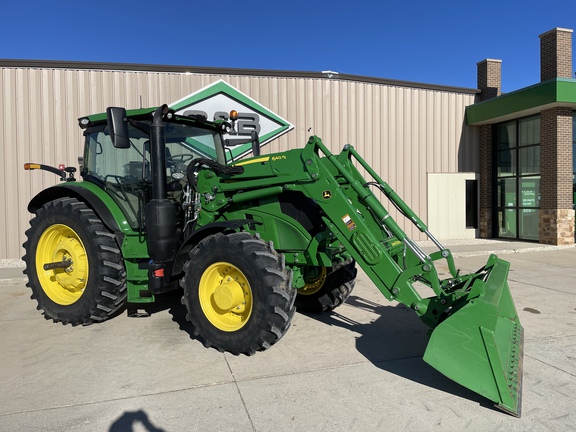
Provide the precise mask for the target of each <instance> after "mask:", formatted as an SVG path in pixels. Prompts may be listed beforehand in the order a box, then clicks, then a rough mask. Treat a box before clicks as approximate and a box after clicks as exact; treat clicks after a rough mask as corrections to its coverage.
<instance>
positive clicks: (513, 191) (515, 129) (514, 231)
mask: <svg viewBox="0 0 576 432" xmlns="http://www.w3.org/2000/svg"><path fill="white" fill-rule="evenodd" d="M494 140H495V142H494V149H495V152H494V153H495V154H494V158H495V160H494V165H495V167H496V169H495V177H496V178H495V182H494V184H495V188H496V191H495V192H496V193H495V194H494V198H495V200H496V203H495V205H494V209H495V211H496V218H495V223H496V224H497V227H495V228H496V230H495V232H496V233H497V236H498V237H503V238H511V239H521V240H538V218H539V216H538V215H539V208H540V117H538V116H537V117H528V118H523V119H518V120H513V121H510V122H506V123H502V124H499V125H496V133H495V135H494ZM574 172H575V173H576V168H575V170H574ZM575 178H576V177H575ZM575 184H576V183H575Z"/></svg>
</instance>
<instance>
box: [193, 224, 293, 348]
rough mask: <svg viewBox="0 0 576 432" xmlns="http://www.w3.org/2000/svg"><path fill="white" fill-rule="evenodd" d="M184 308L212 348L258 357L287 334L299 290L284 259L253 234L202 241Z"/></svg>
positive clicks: (198, 335)
mask: <svg viewBox="0 0 576 432" xmlns="http://www.w3.org/2000/svg"><path fill="white" fill-rule="evenodd" d="M184 274H185V276H184V278H183V279H182V281H181V285H182V288H183V289H184V297H183V298H182V303H183V304H185V305H186V308H187V310H188V314H187V316H186V318H187V319H188V320H189V321H190V322H191V323H192V326H193V328H194V335H195V336H197V337H199V338H200V339H202V341H203V343H204V345H205V346H206V347H213V348H216V349H217V350H218V351H221V352H224V351H227V352H230V353H232V354H235V355H238V354H246V355H252V354H254V353H255V352H256V351H262V350H265V349H268V348H269V347H271V346H272V345H274V344H275V343H276V342H278V340H280V338H282V336H283V335H284V334H285V333H286V331H287V330H288V328H289V327H290V323H291V321H292V317H293V316H294V312H295V307H294V300H295V297H296V292H295V290H294V289H293V288H292V287H291V286H290V285H291V280H290V279H291V278H290V276H291V273H290V271H289V270H287V269H286V268H285V266H284V257H283V256H282V255H281V254H278V253H277V252H276V251H275V250H274V248H273V247H272V246H271V244H270V243H266V242H264V241H262V240H260V239H258V238H256V237H254V236H252V235H251V234H249V233H246V232H239V233H233V234H228V235H226V234H222V233H217V234H214V235H212V236H210V237H207V238H206V239H204V240H202V241H201V242H200V243H199V244H198V245H197V246H196V247H195V248H194V249H192V251H191V252H190V255H189V260H188V261H187V262H186V264H185V265H184Z"/></svg>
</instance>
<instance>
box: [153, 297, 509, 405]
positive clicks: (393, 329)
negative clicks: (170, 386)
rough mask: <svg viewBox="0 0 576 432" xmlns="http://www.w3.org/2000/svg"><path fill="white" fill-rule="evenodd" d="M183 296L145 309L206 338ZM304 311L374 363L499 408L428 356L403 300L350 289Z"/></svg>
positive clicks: (421, 329)
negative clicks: (363, 317)
mask: <svg viewBox="0 0 576 432" xmlns="http://www.w3.org/2000/svg"><path fill="white" fill-rule="evenodd" d="M181 298H182V291H181V290H180V289H178V290H176V291H171V292H168V293H164V294H160V295H158V296H157V300H156V302H155V303H152V304H150V305H149V306H147V307H146V312H148V313H150V314H153V313H159V312H163V311H168V313H169V314H170V315H171V317H172V321H173V322H175V323H176V324H177V325H178V327H179V329H180V330H181V331H184V332H186V333H187V334H188V335H189V337H190V339H192V340H195V341H199V342H202V340H201V339H199V338H198V337H197V336H195V335H194V332H193V328H192V325H191V323H190V322H189V321H188V320H187V319H186V314H187V310H186V307H185V306H184V305H183V304H182V303H181V301H180V300H181ZM346 308H355V309H359V310H361V311H365V312H369V313H371V314H373V315H375V316H376V318H375V319H374V320H372V321H371V322H369V323H366V322H358V321H355V320H354V319H352V318H350V317H349V316H347V315H352V316H354V315H357V313H349V314H346V313H345V312H346ZM338 311H342V313H339V312H338ZM299 313H300V314H302V315H304V316H307V317H309V318H310V319H313V320H315V321H317V322H321V323H323V324H325V325H329V326H335V327H340V328H344V329H346V330H349V331H351V332H353V333H356V334H358V336H357V337H356V349H357V350H358V352H359V353H360V354H362V355H363V356H364V357H365V358H366V359H367V360H368V361H369V362H370V363H372V364H373V365H374V366H376V367H378V368H380V369H382V370H385V371H387V372H390V373H392V374H394V375H398V376H400V377H402V378H405V379H408V380H410V381H413V382H416V383H419V384H421V385H424V386H427V387H430V388H434V389H436V390H440V391H442V392H445V393H449V394H452V395H454V396H457V397H461V398H463V399H467V400H470V401H474V402H476V403H478V404H479V405H480V406H482V407H485V408H489V409H491V410H494V411H497V412H500V411H499V410H497V409H496V408H495V407H494V404H493V403H492V402H491V401H489V400H488V399H486V398H484V397H483V396H480V395H478V394H477V393H475V392H473V391H471V390H468V389H467V388H466V387H463V386H461V385H460V384H458V383H456V382H454V381H452V380H450V379H449V378H447V377H445V376H444V375H442V374H441V373H440V372H438V371H437V370H436V369H434V368H433V367H432V366H430V365H428V363H426V362H425V361H424V360H423V358H422V357H423V355H424V351H425V350H426V346H427V344H428V338H429V336H428V330H429V329H428V327H427V326H426V325H425V324H423V323H422V322H421V321H420V319H419V318H418V316H417V315H416V314H415V313H414V311H412V310H411V309H409V308H408V307H406V306H404V305H402V304H398V305H395V306H392V305H390V306H383V305H381V304H378V303H374V302H372V301H370V300H367V299H364V298H362V297H358V296H354V295H351V296H350V297H349V298H348V300H347V301H346V303H345V304H344V305H342V306H341V307H340V308H338V309H336V311H332V312H328V313H326V312H324V313H308V312H299Z"/></svg>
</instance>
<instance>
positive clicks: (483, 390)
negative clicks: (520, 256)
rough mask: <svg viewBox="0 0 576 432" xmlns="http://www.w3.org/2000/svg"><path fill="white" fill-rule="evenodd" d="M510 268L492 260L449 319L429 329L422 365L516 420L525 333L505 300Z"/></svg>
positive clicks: (519, 403)
mask: <svg viewBox="0 0 576 432" xmlns="http://www.w3.org/2000/svg"><path fill="white" fill-rule="evenodd" d="M509 267H510V264H509V263H508V262H506V261H503V260H500V259H498V257H497V256H496V255H492V256H491V257H490V259H489V260H488V263H487V264H486V266H485V267H484V268H483V269H481V270H480V271H479V272H478V274H479V275H481V276H479V277H478V278H476V279H475V280H474V281H473V282H472V283H471V286H469V287H467V288H466V292H463V293H457V296H458V294H462V297H461V300H460V301H458V300H457V301H456V302H455V303H454V304H453V306H452V309H451V310H450V311H449V312H448V317H447V318H446V319H444V320H443V321H441V322H440V324H439V325H438V326H437V327H436V328H435V329H434V330H433V332H432V335H431V338H430V342H429V343H428V346H427V348H426V352H425V353H424V361H426V362H427V363H428V364H430V365H431V366H432V367H434V368H435V369H437V370H438V371H440V372H441V373H443V374H444V375H446V376H447V377H448V378H450V379H452V380H454V381H456V382H457V383H459V384H461V385H463V386H465V387H467V388H469V389H470V390H473V391H475V392H476V393H479V394H480V395H482V396H485V397H486V398H488V399H490V400H491V401H493V402H495V404H496V406H497V407H498V408H500V409H502V410H504V411H506V412H507V413H509V414H512V415H514V416H517V417H520V412H521V402H522V400H521V395H522V358H523V343H524V340H523V337H524V329H523V328H522V325H521V324H520V321H519V319H518V314H517V312H516V308H515V307H514V302H513V301H512V297H511V295H510V289H509V287H508V282H507V277H508V269H509Z"/></svg>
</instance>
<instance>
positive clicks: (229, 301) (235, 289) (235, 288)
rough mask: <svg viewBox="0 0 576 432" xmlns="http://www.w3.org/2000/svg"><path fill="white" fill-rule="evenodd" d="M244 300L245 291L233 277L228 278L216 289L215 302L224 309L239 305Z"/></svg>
mask: <svg viewBox="0 0 576 432" xmlns="http://www.w3.org/2000/svg"><path fill="white" fill-rule="evenodd" d="M243 301H244V291H243V290H242V287H241V286H240V284H239V283H238V282H236V281H235V280H232V278H230V277H228V278H226V280H225V281H223V283H221V284H220V285H218V286H217V287H216V290H214V302H215V303H216V306H218V307H219V308H220V309H222V310H230V309H234V308H236V307H239V306H240V304H241V303H242V302H243Z"/></svg>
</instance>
